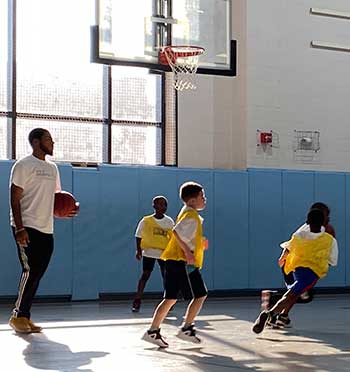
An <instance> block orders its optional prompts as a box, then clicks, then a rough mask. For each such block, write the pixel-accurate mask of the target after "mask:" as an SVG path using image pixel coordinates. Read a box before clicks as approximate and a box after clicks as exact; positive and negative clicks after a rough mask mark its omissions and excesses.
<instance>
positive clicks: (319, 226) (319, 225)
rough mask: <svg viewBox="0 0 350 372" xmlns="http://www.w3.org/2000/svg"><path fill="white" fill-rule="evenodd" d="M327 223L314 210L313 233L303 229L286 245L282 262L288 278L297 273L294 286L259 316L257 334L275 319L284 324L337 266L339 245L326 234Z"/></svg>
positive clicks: (309, 221) (309, 219)
mask: <svg viewBox="0 0 350 372" xmlns="http://www.w3.org/2000/svg"><path fill="white" fill-rule="evenodd" d="M324 223H325V215H324V213H323V212H322V211H321V210H319V209H312V210H311V211H310V212H309V213H308V215H307V221H306V224H307V225H308V226H309V229H299V230H298V231H297V232H295V233H294V234H293V236H292V239H291V240H290V241H288V242H286V243H282V244H284V250H283V253H282V255H281V257H280V259H279V262H280V264H282V263H283V262H284V270H285V273H286V274H289V273H291V272H293V276H294V283H293V285H292V286H291V287H290V289H288V290H287V292H286V293H285V294H284V295H283V297H282V298H281V299H280V300H279V301H278V302H277V303H276V304H275V305H274V306H273V307H272V308H271V309H270V310H264V311H262V312H261V313H260V314H259V316H258V318H257V319H256V321H255V323H254V325H253V332H255V333H261V332H262V331H263V330H264V328H265V325H266V324H267V322H269V320H270V319H271V318H273V317H274V316H276V317H277V320H280V321H281V322H284V321H285V320H286V317H288V313H289V311H290V309H291V308H292V307H293V306H294V304H295V303H296V301H297V299H298V297H299V296H300V295H301V294H302V293H304V292H305V291H308V290H309V289H311V288H312V287H314V285H315V284H316V283H317V281H318V280H319V279H320V278H323V277H324V276H326V275H327V272H328V267H329V265H331V266H336V265H337V262H338V244H337V241H336V240H335V238H334V237H333V236H332V235H330V234H329V233H327V232H325V228H324V227H323V225H324ZM286 314H287V315H286Z"/></svg>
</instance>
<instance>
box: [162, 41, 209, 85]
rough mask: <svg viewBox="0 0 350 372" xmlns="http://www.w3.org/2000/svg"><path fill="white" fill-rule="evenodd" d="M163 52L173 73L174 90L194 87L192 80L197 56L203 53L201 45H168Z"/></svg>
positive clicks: (196, 64)
mask: <svg viewBox="0 0 350 372" xmlns="http://www.w3.org/2000/svg"><path fill="white" fill-rule="evenodd" d="M163 53H164V55H165V57H166V59H167V62H168V64H169V66H170V67H171V70H172V71H173V73H174V82H173V86H174V88H175V89H176V90H179V91H182V90H186V89H196V85H195V82H194V79H195V76H196V72H197V68H198V60H199V57H200V56H201V55H202V54H203V53H204V49H203V48H201V47H192V46H176V47H173V46H169V47H165V48H164V50H163Z"/></svg>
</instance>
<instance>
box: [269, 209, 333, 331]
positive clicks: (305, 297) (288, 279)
mask: <svg viewBox="0 0 350 372" xmlns="http://www.w3.org/2000/svg"><path fill="white" fill-rule="evenodd" d="M312 209H319V210H320V211H322V212H323V214H324V219H325V221H324V229H325V232H327V233H328V234H330V235H332V236H333V238H335V229H334V227H333V226H332V225H331V224H330V222H329V221H330V209H329V207H328V206H327V205H326V204H325V203H322V202H316V203H314V204H312V205H311V207H310V209H309V210H312ZM301 231H310V226H309V225H308V224H307V223H304V224H303V225H302V226H300V227H299V228H298V230H297V231H296V232H295V234H299V233H300V232H301ZM287 245H288V242H285V243H282V244H281V248H282V249H284V248H285V247H286V246H287ZM278 264H279V266H280V267H281V269H282V274H283V277H284V282H285V284H286V287H287V289H289V288H290V287H291V286H292V285H293V284H294V281H295V280H294V275H293V272H290V273H289V274H286V272H285V270H284V266H285V258H284V255H283V252H282V254H281V257H280V258H279V260H278ZM280 297H281V296H280ZM312 299H313V292H312V289H311V290H310V291H305V292H303V293H302V294H301V295H300V296H299V298H298V300H297V302H300V303H308V302H311V301H312ZM275 302H277V301H275ZM284 315H285V317H283V321H282V319H280V320H277V317H273V318H271V320H270V322H269V324H270V325H272V326H277V327H286V328H290V327H291V326H292V323H291V320H290V318H289V315H288V313H285V314H284Z"/></svg>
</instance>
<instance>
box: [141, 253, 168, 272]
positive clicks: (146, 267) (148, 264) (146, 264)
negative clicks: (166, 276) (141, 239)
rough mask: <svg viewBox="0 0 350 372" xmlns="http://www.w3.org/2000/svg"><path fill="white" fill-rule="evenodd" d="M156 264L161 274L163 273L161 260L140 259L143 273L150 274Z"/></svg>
mask: <svg viewBox="0 0 350 372" xmlns="http://www.w3.org/2000/svg"><path fill="white" fill-rule="evenodd" d="M156 261H157V262H158V265H159V268H160V271H161V273H163V272H164V264H165V262H164V261H163V260H160V259H157V258H152V257H142V269H143V271H149V272H152V271H153V269H154V264H155V263H156Z"/></svg>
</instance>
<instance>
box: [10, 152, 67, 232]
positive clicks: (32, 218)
mask: <svg viewBox="0 0 350 372" xmlns="http://www.w3.org/2000/svg"><path fill="white" fill-rule="evenodd" d="M12 184H14V185H16V186H18V187H20V188H22V189H23V194H22V199H21V201H20V204H21V214H22V222H23V226H26V227H32V228H33V229H36V230H39V231H41V232H43V233H46V234H52V233H53V205H54V201H55V193H56V192H59V191H61V182H60V176H59V173H58V169H57V166H56V164H55V163H53V162H52V161H49V160H40V159H38V158H36V157H35V156H33V155H29V156H26V157H24V158H22V159H19V160H17V161H16V163H15V164H14V165H13V167H12V169H11V176H10V188H11V185H12ZM10 223H11V226H15V223H14V219H13V214H12V209H11V208H10Z"/></svg>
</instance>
